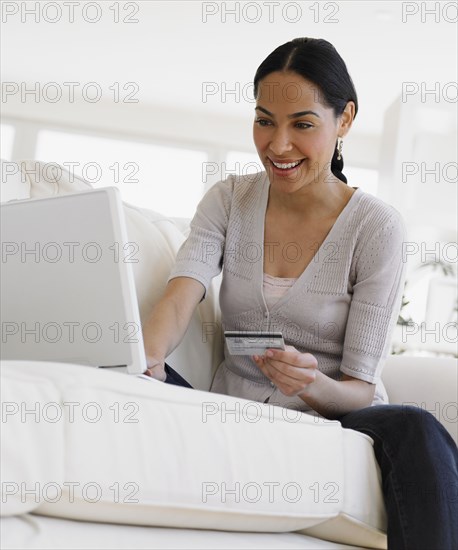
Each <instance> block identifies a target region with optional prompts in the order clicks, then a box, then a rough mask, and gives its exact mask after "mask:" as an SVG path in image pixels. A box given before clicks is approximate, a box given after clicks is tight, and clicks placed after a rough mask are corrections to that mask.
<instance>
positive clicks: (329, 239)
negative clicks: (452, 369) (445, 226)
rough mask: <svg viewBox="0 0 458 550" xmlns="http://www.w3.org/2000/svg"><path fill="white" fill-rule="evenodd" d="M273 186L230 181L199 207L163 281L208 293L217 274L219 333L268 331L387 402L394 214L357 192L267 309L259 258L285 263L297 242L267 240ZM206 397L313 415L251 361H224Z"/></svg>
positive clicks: (399, 270)
mask: <svg viewBox="0 0 458 550" xmlns="http://www.w3.org/2000/svg"><path fill="white" fill-rule="evenodd" d="M269 187H270V182H269V179H268V176H267V174H266V172H258V173H257V174H249V175H246V176H236V175H230V176H229V177H228V178H227V179H225V180H222V181H220V182H218V183H216V184H215V185H213V187H211V188H210V189H209V190H208V191H207V193H206V194H205V195H204V197H203V199H202V200H201V201H200V203H199V205H198V207H197V210H196V214H195V215H194V217H193V219H192V221H191V224H190V233H189V236H188V238H187V239H186V241H185V242H184V243H183V245H182V246H181V247H180V249H179V251H178V253H177V257H176V262H175V266H174V268H173V269H172V272H171V274H170V276H169V279H168V280H170V279H172V278H174V277H179V276H185V277H192V278H194V279H196V280H198V281H200V282H201V283H202V284H203V285H204V287H205V291H207V289H208V287H209V285H210V283H211V280H212V279H213V278H214V277H215V276H217V275H219V274H220V273H221V272H222V279H221V286H220V294H219V303H220V308H221V324H222V327H221V329H222V331H224V330H255V331H266V330H274V331H280V332H282V333H283V337H284V340H285V344H286V345H289V346H294V348H295V349H297V350H298V351H300V352H304V353H311V354H313V355H314V356H315V357H316V359H317V362H318V369H319V370H321V371H322V372H323V373H324V374H326V375H327V376H329V377H331V378H333V379H335V380H340V379H341V376H342V373H345V374H347V375H349V376H353V377H354V378H359V379H361V380H365V381H367V382H370V383H373V384H376V389H375V395H374V400H373V402H372V404H373V405H375V404H379V403H387V402H388V398H387V394H386V391H385V389H384V387H383V384H382V382H381V379H380V375H381V372H382V369H383V365H384V362H385V359H386V356H387V354H388V352H389V349H390V340H391V334H392V331H393V329H394V326H395V324H396V320H397V317H398V313H399V309H400V304H401V296H402V290H403V284H404V279H405V262H403V254H402V250H403V242H405V241H406V240H407V239H406V231H405V226H404V223H403V220H402V217H401V215H400V214H399V212H398V211H397V210H396V209H395V208H393V207H392V206H390V205H388V204H386V203H385V202H383V201H382V200H380V199H378V198H376V197H374V196H372V195H370V194H368V193H365V192H363V191H362V190H361V189H360V188H357V189H356V190H355V192H354V193H353V194H352V196H351V197H350V199H349V201H348V202H347V204H346V205H345V207H344V208H343V210H342V211H341V212H340V214H339V216H338V217H337V219H336V221H335V222H334V225H333V226H332V228H331V229H330V231H329V232H328V234H327V236H326V238H325V239H324V241H323V243H322V244H321V246H320V247H319V249H318V250H317V251H316V253H315V255H314V257H313V259H312V260H311V261H310V262H309V264H308V265H307V267H306V268H305V269H304V271H303V272H302V273H301V275H300V276H299V277H297V278H296V280H294V281H292V284H291V285H289V287H288V288H287V289H286V291H285V292H284V293H282V295H281V296H280V297H279V298H278V300H276V301H275V303H273V302H271V303H270V306H269V305H268V304H267V303H266V299H265V295H264V292H263V291H264V281H265V277H264V254H280V255H282V256H281V257H282V258H283V261H285V262H287V261H289V260H288V258H291V257H292V256H293V254H292V253H291V249H290V250H289V251H288V250H287V247H294V248H295V254H297V253H300V243H296V242H292V243H287V244H286V245H285V246H283V249H282V247H281V246H280V243H275V242H264V234H265V233H264V226H265V216H266V209H267V203H268V197H269ZM211 391H214V392H217V393H225V394H229V395H234V396H236V397H243V398H246V399H251V400H255V401H262V402H264V401H265V400H266V399H268V398H270V401H269V402H270V403H274V404H279V405H281V406H286V407H291V408H295V409H297V410H302V411H310V410H311V409H310V407H309V406H308V405H307V404H306V403H305V402H304V401H303V400H302V399H301V398H299V397H297V396H293V397H287V396H285V395H283V394H282V393H281V392H280V391H279V390H278V389H274V388H272V386H271V384H270V381H269V380H268V378H267V377H266V376H265V375H264V374H263V373H262V372H261V371H260V370H259V368H258V366H257V365H256V363H255V362H254V361H253V360H252V359H251V357H250V356H242V355H230V354H229V352H228V349H227V347H226V345H225V346H224V360H223V361H222V362H221V364H220V365H219V366H218V370H217V372H216V375H215V378H214V380H213V384H212V387H211Z"/></svg>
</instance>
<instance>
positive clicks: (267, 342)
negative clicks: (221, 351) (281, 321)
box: [224, 330, 285, 355]
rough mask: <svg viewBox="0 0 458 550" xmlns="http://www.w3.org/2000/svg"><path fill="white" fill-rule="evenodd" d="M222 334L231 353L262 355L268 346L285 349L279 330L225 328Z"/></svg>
mask: <svg viewBox="0 0 458 550" xmlns="http://www.w3.org/2000/svg"><path fill="white" fill-rule="evenodd" d="M224 336H225V338H226V344H227V349H228V350H229V353H230V354H231V355H264V353H265V352H266V350H268V349H269V348H272V349H282V350H284V349H285V342H284V340H283V334H282V333H281V332H257V331H249V330H225V331H224Z"/></svg>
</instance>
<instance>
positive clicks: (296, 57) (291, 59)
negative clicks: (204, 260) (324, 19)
mask: <svg viewBox="0 0 458 550" xmlns="http://www.w3.org/2000/svg"><path fill="white" fill-rule="evenodd" d="M277 71H279V72H280V71H292V72H295V73H297V74H298V75H300V76H302V77H303V78H304V79H306V80H309V81H310V82H313V83H314V84H316V86H317V87H318V88H319V91H320V92H321V93H320V101H321V103H323V105H325V106H326V107H331V108H332V109H333V110H334V115H335V117H336V118H337V117H338V116H340V115H341V114H342V113H343V111H344V109H345V106H346V105H347V103H348V101H353V102H354V104H355V116H356V113H357V112H358V97H357V95H356V90H355V87H354V85H353V81H352V79H351V77H350V75H349V73H348V70H347V66H346V65H345V62H344V60H343V59H342V58H341V57H340V55H339V54H338V52H337V50H336V49H335V48H334V46H333V45H332V44H331V43H330V42H328V41H327V40H323V39H322V38H295V39H294V40H291V41H290V42H286V44H283V45H282V46H279V47H278V48H276V49H275V50H274V51H273V52H272V53H271V54H270V55H269V56H268V57H266V59H264V61H263V62H262V63H261V65H260V66H259V67H258V70H257V71H256V75H255V77H254V97H255V98H256V97H257V96H258V86H259V82H260V80H262V79H263V78H264V77H266V76H267V75H269V74H271V73H273V72H277ZM337 154H338V152H337V143H336V148H335V150H334V155H333V157H332V161H331V171H332V173H333V174H334V175H335V176H336V177H337V178H339V179H340V180H342V181H344V182H345V183H347V178H346V177H345V176H344V175H343V174H342V170H343V165H344V163H343V158H341V160H337Z"/></svg>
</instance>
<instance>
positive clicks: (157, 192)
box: [36, 130, 207, 218]
mask: <svg viewBox="0 0 458 550" xmlns="http://www.w3.org/2000/svg"><path fill="white" fill-rule="evenodd" d="M36 159H37V160H40V161H43V162H57V163H59V164H61V165H63V166H64V167H65V168H67V170H70V171H73V172H74V173H75V175H78V176H80V177H82V178H84V179H85V180H86V181H88V182H89V183H90V184H91V185H92V186H93V187H107V186H115V187H118V188H119V190H120V192H121V197H122V200H123V201H125V202H128V203H130V204H133V205H135V206H139V207H142V208H149V209H151V210H154V211H155V212H159V213H161V214H164V215H166V216H175V217H187V218H190V217H192V216H193V215H194V212H195V209H196V207H197V204H198V202H199V200H200V199H201V198H202V195H203V189H204V186H203V182H202V166H203V164H204V163H205V162H206V161H207V154H206V153H205V152H203V151H196V150H191V149H184V148H183V149H182V148H178V147H177V148H175V147H163V146H159V145H152V144H148V143H141V142H134V141H122V140H118V139H110V138H101V137H94V136H88V135H83V134H69V133H64V132H57V131H49V130H42V131H40V132H39V134H38V143H37V152H36Z"/></svg>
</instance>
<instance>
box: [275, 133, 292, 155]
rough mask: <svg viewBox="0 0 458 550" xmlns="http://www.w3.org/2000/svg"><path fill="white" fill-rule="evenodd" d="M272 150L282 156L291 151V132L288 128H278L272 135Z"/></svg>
mask: <svg viewBox="0 0 458 550" xmlns="http://www.w3.org/2000/svg"><path fill="white" fill-rule="evenodd" d="M269 148H270V150H271V151H272V152H273V153H274V154H275V155H278V156H282V155H284V154H285V153H287V152H289V151H291V149H292V148H293V147H292V144H291V139H290V136H289V132H288V130H287V129H286V128H283V129H282V128H276V129H275V130H274V132H273V134H272V136H271V141H270V144H269Z"/></svg>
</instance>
